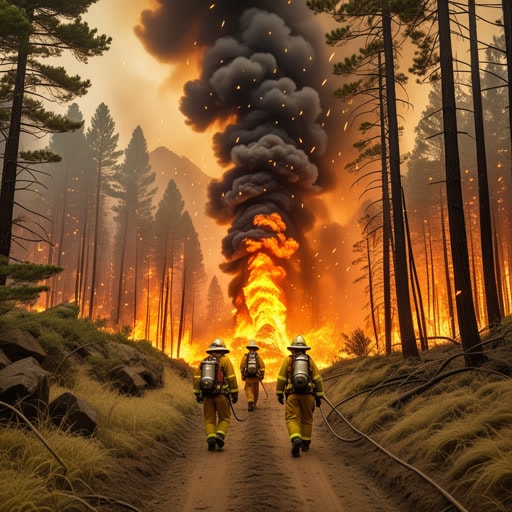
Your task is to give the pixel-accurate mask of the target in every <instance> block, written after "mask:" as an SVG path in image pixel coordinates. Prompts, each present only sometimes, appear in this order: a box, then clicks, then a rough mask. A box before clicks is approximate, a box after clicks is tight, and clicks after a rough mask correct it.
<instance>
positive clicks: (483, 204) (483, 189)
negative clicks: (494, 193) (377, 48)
mask: <svg viewBox="0 0 512 512" xmlns="http://www.w3.org/2000/svg"><path fill="white" fill-rule="evenodd" d="M508 3H509V5H510V2H508ZM468 7H469V44H470V52H471V87H472V89H473V91H472V97H473V111H474V120H475V139H476V159H477V167H478V202H479V205H480V245H481V251H482V266H483V274H484V289H485V305H486V309H487V323H488V324H489V326H490V327H491V328H492V327H493V326H496V325H498V324H499V323H500V322H501V311H500V304H499V300H498V289H497V287H496V271H495V260H494V251H493V241H492V225H491V204H490V198H489V183H488V179H487V174H488V173H487V156H486V151H485V131H484V115H483V106H482V88H481V85H480V69H479V68H480V62H479V58H478V39H477V28H476V12H475V0H469V2H468ZM509 90H510V87H509ZM509 110H510V109H509Z"/></svg>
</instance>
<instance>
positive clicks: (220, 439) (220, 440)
mask: <svg viewBox="0 0 512 512" xmlns="http://www.w3.org/2000/svg"><path fill="white" fill-rule="evenodd" d="M215 442H216V443H217V446H218V447H219V450H220V449H221V448H222V447H223V446H224V436H223V435H222V434H217V437H216V438H215Z"/></svg>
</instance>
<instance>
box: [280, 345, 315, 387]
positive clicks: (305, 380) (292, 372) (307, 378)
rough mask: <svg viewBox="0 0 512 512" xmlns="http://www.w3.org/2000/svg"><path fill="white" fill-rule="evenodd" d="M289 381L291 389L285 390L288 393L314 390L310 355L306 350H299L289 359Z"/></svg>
mask: <svg viewBox="0 0 512 512" xmlns="http://www.w3.org/2000/svg"><path fill="white" fill-rule="evenodd" d="M288 382H289V384H290V389H289V390H288V391H285V393H286V394H291V393H301V394H306V393H313V392H314V385H313V379H312V376H311V365H310V364H309V356H308V355H307V354H306V353H305V352H303V351H297V352H295V353H294V354H292V355H291V356H290V358H289V360H288Z"/></svg>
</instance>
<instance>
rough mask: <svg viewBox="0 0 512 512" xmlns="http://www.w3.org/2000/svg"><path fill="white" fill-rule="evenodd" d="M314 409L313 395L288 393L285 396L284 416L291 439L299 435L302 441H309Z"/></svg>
mask: <svg viewBox="0 0 512 512" xmlns="http://www.w3.org/2000/svg"><path fill="white" fill-rule="evenodd" d="M314 410H315V396H314V395H312V394H305V395H300V394H298V393H292V394H291V395H288V397H287V398H286V406H285V409H284V417H285V420H286V427H287V428H288V435H289V436H290V439H292V440H293V439H294V438H295V437H300V438H301V439H302V440H304V441H311V433H312V431H313V411H314Z"/></svg>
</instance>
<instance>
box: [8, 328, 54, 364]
mask: <svg viewBox="0 0 512 512" xmlns="http://www.w3.org/2000/svg"><path fill="white" fill-rule="evenodd" d="M0 349H2V350H3V351H4V353H5V355H6V356H7V357H8V358H9V359H10V360H11V361H19V360H20V359H24V358H26V357H33V358H34V359H35V360H36V361H38V362H39V363H42V362H43V361H44V359H45V357H46V353H45V351H44V349H43V347H42V346H41V344H40V343H39V342H38V341H37V339H36V338H34V336H33V335H32V334H30V333H29V332H28V331H22V330H21V329H9V330H7V331H4V332H2V333H0Z"/></svg>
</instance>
